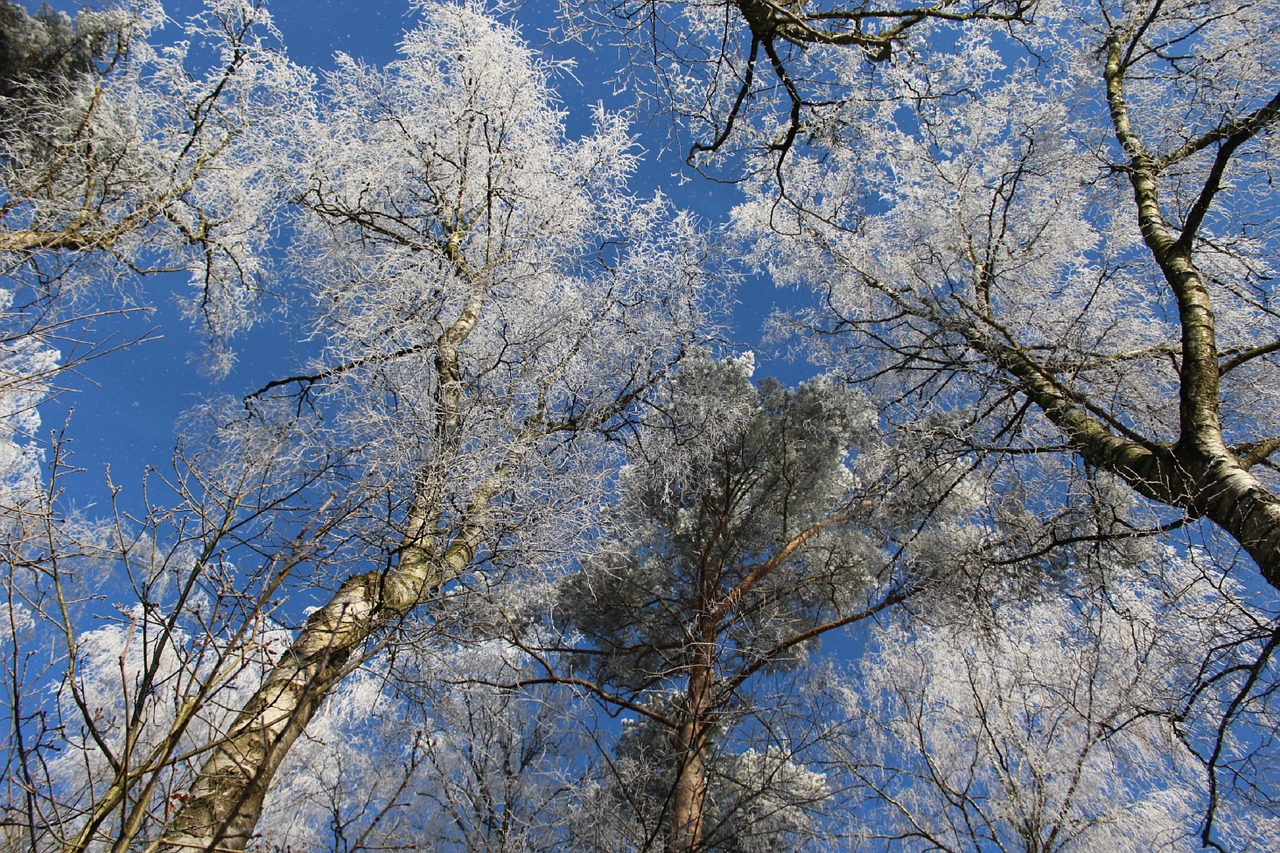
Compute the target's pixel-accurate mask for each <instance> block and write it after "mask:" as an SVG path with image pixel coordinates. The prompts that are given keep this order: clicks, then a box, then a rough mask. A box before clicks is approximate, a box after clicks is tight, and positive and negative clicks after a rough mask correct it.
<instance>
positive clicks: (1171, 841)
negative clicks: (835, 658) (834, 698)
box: [837, 552, 1280, 853]
mask: <svg viewBox="0 0 1280 853" xmlns="http://www.w3.org/2000/svg"><path fill="white" fill-rule="evenodd" d="M1161 556H1162V559H1161V561H1160V562H1156V561H1152V562H1151V563H1148V564H1146V565H1145V566H1142V567H1138V568H1136V569H1127V570H1125V571H1123V572H1121V573H1120V574H1119V575H1118V576H1115V577H1112V578H1111V579H1110V582H1109V584H1108V585H1107V586H1106V588H1105V589H1103V588H1094V589H1092V590H1090V589H1079V588H1077V589H1075V590H1074V591H1073V592H1074V594H1073V595H1072V596H1070V597H1069V598H1066V597H1063V596H1062V595H1061V591H1059V590H1045V592H1046V595H1043V596H1040V597H1038V598H1036V599H1034V600H1031V601H1005V602H1002V603H1000V604H998V605H997V606H996V607H994V608H992V609H989V610H987V611H986V612H981V611H980V612H978V613H977V614H975V615H974V617H973V618H970V619H969V620H968V621H967V623H966V622H959V621H952V622H950V623H948V624H933V625H930V624H928V622H927V620H915V621H914V623H913V622H911V621H908V620H905V619H901V618H895V619H893V620H891V621H890V622H889V623H887V624H885V625H882V626H880V627H878V628H877V629H876V631H875V632H874V634H873V639H872V649H871V651H869V653H868V654H867V655H865V656H864V657H862V658H860V659H859V661H858V662H857V664H856V666H855V667H854V672H853V673H851V675H850V677H849V678H848V680H847V681H845V682H844V686H843V688H842V689H841V691H837V693H838V694H840V695H843V700H842V704H843V706H844V711H845V713H846V714H847V715H848V723H847V724H846V725H847V728H846V730H845V733H844V740H843V746H842V748H841V749H840V750H838V752H840V753H842V758H843V760H844V762H845V763H846V766H847V768H848V769H849V770H851V771H852V772H853V774H854V776H855V778H856V781H855V785H854V789H855V790H857V789H859V788H860V789H861V790H862V792H863V793H865V794H866V795H867V796H868V797H869V798H870V801H871V803H872V806H871V807H870V808H866V807H864V808H863V816H862V817H861V818H860V819H855V820H858V822H859V824H860V826H859V828H858V829H857V831H856V832H855V834H857V835H861V836H863V837H864V838H867V839H869V840H875V841H876V846H877V848H883V849H893V850H900V849H907V850H916V849H918V850H972V849H996V850H1019V851H1025V852H1026V853H1050V852H1051V851H1086V850H1099V851H1101V850H1132V851H1147V850H1190V849H1198V848H1199V844H1198V841H1199V839H1198V838H1196V836H1197V835H1198V831H1199V827H1200V823H1201V819H1202V816H1203V814H1204V809H1205V807H1206V803H1207V801H1208V798H1209V796H1210V793H1209V786H1208V784H1207V779H1206V775H1205V772H1204V766H1203V765H1202V763H1201V762H1200V761H1198V760H1197V759H1196V757H1195V756H1194V755H1193V754H1192V752H1191V751H1190V750H1189V749H1188V748H1187V744H1186V743H1185V742H1184V741H1183V737H1184V736H1185V733H1186V727H1187V725H1188V714H1187V711H1186V701H1187V697H1188V689H1187V685H1188V684H1194V683H1195V682H1196V681H1197V680H1198V678H1199V676H1200V672H1201V668H1202V666H1203V665H1204V663H1205V659H1206V656H1210V655H1213V654H1215V650H1217V651H1218V652H1221V651H1222V650H1224V649H1228V648H1231V647H1233V646H1234V645H1235V644H1236V642H1237V640H1238V638H1239V636H1240V635H1242V634H1248V633H1251V632H1252V631H1253V630H1254V628H1255V626H1256V622H1257V621H1258V618H1259V615H1260V614H1254V613H1252V612H1251V610H1250V608H1249V606H1248V605H1247V604H1245V603H1244V602H1243V600H1242V599H1241V598H1240V597H1239V596H1240V594H1241V592H1242V591H1241V590H1240V588H1239V587H1238V586H1237V585H1235V584H1234V583H1233V582H1231V581H1230V580H1228V579H1224V578H1223V577H1221V576H1220V575H1218V574H1216V573H1215V572H1212V571H1206V570H1204V569H1202V568H1200V567H1198V566H1197V565H1196V564H1195V562H1194V561H1192V560H1190V559H1187V558H1184V557H1179V556H1178V555H1176V554H1174V553H1171V552H1169V553H1165V554H1163V555H1161ZM851 799H856V798H851ZM1221 823H1222V826H1221V833H1220V836H1219V840H1220V842H1221V843H1224V844H1226V845H1228V847H1227V849H1237V850H1265V849H1271V848H1273V847H1274V846H1275V845H1276V843H1277V836H1276V832H1277V831H1280V824H1277V822H1276V821H1275V820H1274V819H1273V818H1269V817H1267V816H1266V815H1258V814H1248V815H1241V814H1239V813H1236V814H1235V815H1231V816H1229V817H1228V819H1226V820H1224V821H1222V822H1221Z"/></svg>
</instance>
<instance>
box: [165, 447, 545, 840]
mask: <svg viewBox="0 0 1280 853" xmlns="http://www.w3.org/2000/svg"><path fill="white" fill-rule="evenodd" d="M537 435H538V433H536V432H534V431H528V432H523V433H521V434H520V435H519V436H518V437H517V439H516V441H515V442H514V443H513V445H512V446H511V447H510V448H508V450H507V453H506V455H505V457H504V459H503V461H502V462H501V463H500V464H499V465H498V466H497V468H496V469H495V470H494V472H493V473H492V474H491V475H490V476H489V477H488V478H486V480H485V481H484V482H482V483H481V484H480V485H479V486H478V487H477V489H476V491H475V493H473V495H472V500H471V504H470V508H469V510H468V512H467V518H466V519H465V520H464V522H463V525H462V526H461V529H460V530H459V532H458V533H457V534H456V535H455V536H454V537H453V539H452V541H450V542H449V543H448V545H447V546H446V547H444V548H441V549H440V550H438V551H433V550H432V549H431V548H429V547H425V546H424V544H423V543H426V542H428V541H429V539H428V537H429V536H430V535H431V530H430V529H429V526H428V524H427V521H428V519H429V518H431V517H433V514H432V512H431V511H430V510H429V509H428V508H426V507H424V506H423V501H422V500H421V498H419V500H416V501H415V502H414V505H413V507H411V509H410V512H409V525H408V528H409V529H408V532H407V534H406V537H405V542H404V544H403V545H402V546H401V549H400V554H399V560H398V563H397V566H396V568H394V569H393V570H391V571H389V572H368V573H366V574H362V575H359V576H357V577H354V578H351V579H350V580H348V581H347V582H346V583H344V584H343V585H342V587H341V588H340V589H339V590H338V591H337V593H336V594H335V595H334V596H333V597H332V598H331V599H329V601H328V603H327V604H325V605H324V606H323V607H322V608H321V609H320V610H318V611H316V612H315V613H313V614H312V615H311V617H310V618H309V619H308V620H307V622H306V625H304V626H303V628H302V631H301V632H300V633H299V634H298V637H297V639H295V640H294V642H293V644H292V645H291V646H290V647H289V649H288V650H287V651H286V652H285V653H284V654H283V655H282V656H281V657H280V660H279V661H278V662H277V663H276V665H275V667H274V669H272V671H271V673H270V674H269V675H268V676H267V678H266V680H265V681H264V682H263V684H262V686H261V687H259V688H258V690H257V692H256V693H255V694H254V695H253V698H252V699H251V700H250V701H249V702H248V703H247V704H246V705H245V707H244V708H243V709H242V710H241V711H240V713H239V715H238V716H237V717H236V720H235V722H234V723H233V724H232V725H231V727H230V729H229V730H228V731H227V733H226V736H225V737H224V738H223V739H222V740H221V741H219V742H218V743H217V744H216V745H215V746H214V747H213V749H212V754H211V756H210V757H209V758H208V759H207V761H206V762H205V765H204V767H202V768H201V770H200V773H199V774H198V775H197V777H196V780H195V782H194V783H192V786H191V788H190V790H189V791H188V793H187V795H186V797H185V798H184V799H183V803H182V806H181V808H180V809H179V810H178V811H177V813H176V814H175V815H174V817H173V818H172V820H171V821H170V823H169V825H168V828H167V830H166V832H165V834H164V837H163V840H162V841H161V843H160V845H159V849H160V850H161V851H164V853H190V851H192V850H218V851H224V850H225V851H236V850H243V849H245V847H246V846H247V845H248V843H249V841H250V840H251V839H252V837H253V834H254V830H255V828H256V826H257V824H258V819H259V817H260V816H261V814H262V805H263V801H264V800H265V799H266V795H267V792H268V790H269V789H270V787H271V782H272V779H273V777H274V775H275V772H276V770H278V769H279V767H280V764H281V762H282V761H283V760H284V758H285V756H286V755H287V754H288V752H289V749H290V747H292V746H293V743H294V741H296V740H297V739H298V736H299V735H301V734H302V732H303V730H304V729H305V728H306V727H307V724H308V723H309V722H310V721H311V718H312V717H314V716H315V714H316V711H317V710H318V709H319V707H320V704H321V702H323V701H324V698H325V697H326V696H327V695H328V693H329V691H330V690H331V689H332V688H333V686H334V685H335V684H337V683H338V681H340V680H341V679H342V677H343V676H344V675H345V674H346V673H347V672H348V671H349V666H348V665H349V664H350V663H351V662H352V660H353V658H356V657H358V656H359V654H360V652H361V651H362V650H363V648H364V647H365V645H366V644H367V642H368V641H369V639H370V638H371V637H373V636H374V635H375V634H377V633H378V632H379V631H380V630H381V629H383V628H385V627H387V626H388V625H389V624H390V623H392V622H394V621H395V620H398V619H399V618H401V617H403V616H405V615H406V614H408V613H409V612H410V611H412V610H413V609H414V608H416V607H418V606H419V605H421V604H422V603H423V602H425V601H426V600H427V598H428V597H429V596H430V595H431V594H432V593H433V592H435V591H436V590H438V589H439V588H440V587H442V586H443V585H444V584H446V583H448V582H449V581H450V580H452V579H453V578H455V577H457V576H458V575H459V574H461V573H462V572H463V571H465V570H466V568H467V567H468V566H469V565H471V563H472V561H473V559H474V557H475V554H476V551H477V549H478V548H479V545H480V543H481V541H482V540H483V539H484V537H485V536H486V535H487V534H488V532H489V530H490V528H491V526H492V524H491V520H490V506H491V504H492V503H493V501H494V499H495V498H496V497H497V496H498V494H499V493H500V492H501V491H503V490H504V489H505V488H507V486H508V485H509V484H510V483H511V481H512V478H513V476H514V474H515V471H516V468H517V467H518V465H519V464H520V461H521V460H522V459H523V458H524V456H525V454H527V453H528V452H529V450H530V449H531V448H532V446H533V444H534V441H535V440H536V438H537Z"/></svg>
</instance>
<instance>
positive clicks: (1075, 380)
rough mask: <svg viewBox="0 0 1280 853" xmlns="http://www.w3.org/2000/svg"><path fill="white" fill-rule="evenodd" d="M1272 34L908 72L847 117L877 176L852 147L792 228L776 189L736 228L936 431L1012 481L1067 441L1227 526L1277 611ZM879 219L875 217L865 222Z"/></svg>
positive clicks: (1079, 18)
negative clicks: (811, 292) (899, 382)
mask: <svg viewBox="0 0 1280 853" xmlns="http://www.w3.org/2000/svg"><path fill="white" fill-rule="evenodd" d="M1259 14H1262V11H1261V9H1259V8H1257V7H1254V6H1243V5H1237V4H1233V3H1220V4H1219V3H1210V4H1198V3H1188V4H1175V5H1173V6H1170V5H1167V4H1156V5H1154V6H1152V5H1148V4H1142V3H1138V4H1120V5H1117V6H1114V7H1112V6H1108V7H1105V8H1101V9H1099V10H1096V13H1095V10H1092V9H1089V10H1086V9H1075V8H1065V9H1062V10H1061V11H1058V12H1056V13H1055V12H1054V11H1053V10H1051V9H1047V8H1046V9H1045V10H1044V14H1043V15H1041V17H1040V18H1039V20H1038V23H1037V27H1036V36H1035V37H1034V38H1031V37H1027V38H1026V39H1025V44H1026V46H1027V48H1028V53H1027V58H1025V59H1019V58H1015V59H1010V60H1008V61H1006V60H1004V59H1003V58H1002V54H1001V51H1002V50H1005V49H1006V45H1007V44H1008V39H1007V37H1006V36H1005V35H1004V34H1003V33H1000V32H999V31H996V32H992V33H988V34H987V35H986V36H979V35H977V34H975V33H974V31H973V30H972V29H971V30H969V31H968V32H969V33H970V35H971V38H970V39H969V40H968V41H967V42H966V43H965V47H966V49H967V54H966V55H965V57H964V59H963V61H961V60H960V58H959V57H958V56H957V57H955V58H954V59H953V58H951V57H948V56H946V55H939V56H937V57H935V59H934V60H933V61H931V62H928V63H922V65H921V66H920V67H918V68H912V67H904V68H903V69H902V71H901V73H900V75H899V77H900V80H899V82H898V89H897V91H898V92H900V93H901V98H902V100H896V99H890V101H889V102H888V103H887V104H869V105H864V104H859V103H857V102H854V101H852V100H850V101H848V102H847V104H846V106H847V108H848V111H849V115H848V117H849V121H850V122H851V123H854V122H856V123H858V125H859V127H860V128H861V129H862V134H863V136H864V138H868V137H869V138H875V139H877V140H878V141H879V145H878V146H877V148H876V149H874V151H866V152H860V151H855V150H852V149H846V148H843V147H842V145H841V144H840V143H839V142H834V143H833V144H832V145H830V146H829V147H828V149H827V152H825V153H824V156H825V157H826V160H825V167H824V170H823V172H821V173H819V172H818V171H816V170H815V167H816V166H817V164H818V159H817V155H814V156H813V157H811V158H809V159H808V160H806V162H805V163H803V164H801V163H798V162H797V163H796V164H795V169H794V170H793V172H792V175H793V178H792V183H791V188H792V191H793V193H794V194H795V195H797V196H798V197H799V199H800V200H799V202H798V204H797V205H796V207H795V208H794V209H793V211H794V215H792V214H788V213H783V212H778V211H774V210H773V209H772V208H771V207H770V205H771V204H772V201H771V193H770V191H769V190H768V189H767V188H765V187H763V186H761V187H760V189H759V192H758V194H757V200H756V201H754V202H753V203H752V205H751V207H750V208H749V209H744V210H743V211H742V214H741V219H740V221H741V222H742V223H743V225H744V228H745V230H747V231H749V232H751V233H753V234H765V233H771V232H772V231H773V230H774V229H775V228H776V231H777V232H781V233H777V234H776V235H775V237H773V238H772V239H770V240H769V241H768V242H767V244H766V245H767V247H768V248H767V249H763V250H762V252H761V253H760V255H759V258H760V260H761V262H763V263H767V264H769V265H770V267H771V268H772V269H775V270H776V271H777V273H778V274H779V276H780V277H781V278H782V279H784V280H787V281H793V282H805V283H806V284H812V285H814V286H815V287H817V288H818V290H819V292H821V293H822V294H823V297H824V302H825V306H824V309H823V312H821V313H818V314H815V315H814V316H813V318H812V319H813V322H814V325H815V326H818V327H821V328H823V329H828V330H835V331H840V332H842V333H843V332H857V333H860V334H859V335H858V339H859V340H863V338H862V337H861V333H865V334H868V335H870V336H871V338H870V339H871V340H873V341H876V342H877V344H878V346H877V347H876V348H875V350H874V356H870V357H868V358H859V357H857V356H855V358H858V361H859V362H860V363H853V362H851V363H850V368H851V370H855V371H856V370H859V369H867V368H870V367H871V363H872V362H874V368H873V369H875V370H877V371H879V372H884V371H896V372H898V373H899V374H901V375H905V376H913V377H918V381H917V383H916V385H915V388H914V395H915V398H916V399H918V400H920V401H921V403H922V404H924V405H960V401H964V405H966V406H967V407H969V408H970V409H971V410H973V411H974V415H973V417H972V421H973V423H972V424H971V425H970V427H969V432H968V436H969V438H968V441H969V445H970V446H972V447H976V448H981V449H983V450H984V451H986V452H989V453H991V454H992V455H993V457H995V458H999V457H1000V456H1001V455H1002V454H1003V452H1005V449H1006V448H1007V452H1009V453H1017V452H1020V451H1021V450H1022V449H1024V448H1030V447H1034V446H1039V445H1043V444H1044V443H1045V440H1046V439H1045V436H1047V435H1048V434H1056V435H1058V436H1060V440H1061V441H1063V442H1065V445H1066V448H1065V449H1069V450H1070V452H1072V453H1074V454H1077V455H1078V456H1079V457H1080V458H1081V459H1083V460H1084V461H1085V463H1086V464H1088V465H1089V466H1091V467H1093V468H1096V469H1099V470H1105V471H1109V472H1112V473H1114V474H1116V475H1117V476H1119V477H1121V478H1122V479H1124V480H1125V481H1126V482H1128V483H1129V484H1130V486H1131V487H1132V488H1133V489H1134V490H1135V491H1137V492H1138V493H1139V494H1141V495H1143V496H1144V497H1146V498H1148V499H1149V500H1150V501H1151V502H1152V503H1153V504H1156V505H1166V506H1169V507H1172V508H1174V509H1175V510H1177V511H1178V513H1179V514H1181V515H1183V516H1184V517H1189V518H1200V517H1204V518H1208V519H1210V520H1211V521H1213V522H1214V523H1215V524H1216V525H1218V526H1219V527H1220V528H1222V529H1223V530H1224V531H1226V532H1227V533H1229V534H1230V535H1231V536H1232V537H1234V538H1235V540H1236V541H1237V542H1238V543H1239V544H1240V546H1241V547H1242V548H1243V549H1244V550H1245V551H1246V552H1247V553H1248V554H1249V555H1250V557H1251V558H1252V559H1253V561H1254V562H1255V563H1256V564H1257V565H1258V567H1259V569H1260V570H1261V572H1262V575H1263V577H1264V578H1265V579H1266V580H1267V581H1268V583H1271V584H1272V585H1273V586H1275V585H1280V574H1277V572H1278V571H1280V548H1278V547H1277V543H1278V542H1280V540H1278V539H1277V538H1276V537H1277V536H1280V524H1277V519H1280V503H1277V500H1276V499H1275V497H1274V494H1273V492H1274V484H1272V483H1271V481H1270V479H1269V478H1268V475H1267V474H1266V473H1265V472H1264V473H1258V472H1259V471H1265V468H1266V465H1265V462H1266V460H1267V459H1268V457H1269V456H1270V454H1271V452H1272V451H1273V450H1274V449H1275V446H1276V445H1275V440H1274V435H1275V434H1276V429H1275V425H1273V424H1271V422H1270V419H1269V412H1270V410H1271V408H1272V407H1270V406H1269V405H1268V404H1267V403H1266V402H1265V400H1266V396H1265V395H1266V394H1267V393H1268V392H1267V389H1268V388H1270V387H1274V384H1275V383H1274V380H1273V378H1272V377H1271V374H1270V371H1271V370H1272V365H1273V353H1274V350H1275V342H1274V341H1273V340H1272V339H1271V337H1269V336H1268V334H1267V328H1268V323H1267V322H1266V320H1264V318H1265V317H1268V316H1270V315H1269V311H1270V310H1271V309H1270V307H1269V306H1270V301H1269V295H1268V292H1267V289H1266V285H1265V280H1266V277H1267V276H1268V275H1269V272H1268V270H1269V269H1270V263H1271V260H1272V258H1273V257H1274V251H1275V243H1274V237H1275V235H1274V233H1273V231H1272V229H1270V228H1268V227H1267V226H1266V225H1265V224H1264V223H1261V222H1259V221H1258V220H1257V219H1256V214H1257V211H1258V210H1259V209H1267V208H1268V207H1269V206H1270V205H1273V204H1274V203H1275V199H1274V195H1273V194H1271V193H1270V190H1269V189H1268V187H1269V180H1270V178H1269V176H1270V175H1272V173H1273V170H1274V168H1275V158H1274V150H1273V149H1274V146H1273V145H1271V136H1272V135H1271V134H1269V133H1268V132H1267V131H1268V129H1269V128H1270V127H1271V126H1272V125H1274V123H1275V121H1276V119H1277V115H1278V113H1277V106H1278V105H1280V101H1277V100H1276V98H1277V97H1280V96H1277V95H1276V93H1275V81H1276V79H1277V68H1276V65H1275V62H1276V57H1275V55H1274V51H1273V50H1272V49H1271V42H1272V39H1271V35H1272V32H1271V30H1270V26H1269V24H1266V23H1262V21H1264V20H1265V21H1270V20H1271V18H1267V17H1265V16H1264V18H1256V17H1255V16H1256V15H1259ZM1206 17H1210V18H1212V19H1213V24H1212V25H1209V26H1201V24H1202V22H1203V21H1204V20H1205V18H1206ZM1173 44H1176V45H1179V48H1178V49H1179V50H1180V51H1184V52H1185V53H1184V54H1179V56H1178V58H1177V59H1176V60H1174V59H1172V58H1169V57H1167V56H1166V55H1165V54H1166V51H1165V46H1166V45H1173ZM1009 49H1011V47H1010V48H1009ZM1227 56H1230V57H1232V58H1231V59H1230V60H1227V59H1225V57H1227ZM950 92H957V93H959V94H957V95H955V96H949V95H948V93H950ZM905 106H909V107H910V109H911V111H910V114H909V115H907V114H906V113H897V112H896V111H897V110H899V109H900V108H901V107H905ZM853 170H865V171H864V174H862V175H858V176H855V174H854V171H853ZM800 176H803V178H801V177H800ZM1246 187H1248V188H1249V189H1246ZM871 194H882V197H883V198H884V199H885V204H884V206H883V209H882V210H881V211H879V212H876V213H874V214H868V215H865V216H863V215H860V213H859V209H860V207H859V201H860V200H865V199H869V198H870V196H871ZM939 200H941V201H942V203H939ZM1259 206H1261V207H1259ZM864 209H869V208H864ZM810 211H812V212H810ZM771 218H772V221H771ZM883 246H893V247H895V250H894V251H892V252H883V251H880V249H879V247H883ZM819 264H820V265H822V266H821V267H819V266H818V265H819ZM853 339H854V335H848V336H845V337H838V338H836V339H835V341H834V342H835V345H836V346H837V347H839V342H840V341H844V340H853ZM859 345H860V344H859ZM851 354H852V353H851ZM951 379H955V380H957V382H959V383H960V384H958V385H953V384H951V383H950V380H951ZM947 386H950V387H947ZM944 387H946V388H947V390H946V391H945V395H946V397H947V402H945V403H944V402H943V400H942V398H941V397H940V396H939V392H940V389H942V388H944ZM1033 413H1034V414H1033Z"/></svg>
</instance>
